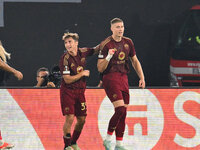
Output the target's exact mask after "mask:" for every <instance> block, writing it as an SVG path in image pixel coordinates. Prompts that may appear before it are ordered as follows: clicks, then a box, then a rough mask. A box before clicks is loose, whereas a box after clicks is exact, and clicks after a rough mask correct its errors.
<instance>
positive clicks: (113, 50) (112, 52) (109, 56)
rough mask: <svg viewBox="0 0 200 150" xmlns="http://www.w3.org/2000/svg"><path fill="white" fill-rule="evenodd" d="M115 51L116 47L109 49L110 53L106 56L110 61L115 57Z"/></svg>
mask: <svg viewBox="0 0 200 150" xmlns="http://www.w3.org/2000/svg"><path fill="white" fill-rule="evenodd" d="M114 53H115V49H109V50H108V55H107V56H106V60H107V61H110V59H111V58H112V57H113V55H114Z"/></svg>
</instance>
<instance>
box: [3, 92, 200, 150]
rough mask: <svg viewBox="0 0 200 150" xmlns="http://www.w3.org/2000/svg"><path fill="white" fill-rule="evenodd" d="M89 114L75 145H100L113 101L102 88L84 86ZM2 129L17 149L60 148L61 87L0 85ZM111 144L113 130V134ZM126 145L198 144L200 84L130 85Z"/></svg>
mask: <svg viewBox="0 0 200 150" xmlns="http://www.w3.org/2000/svg"><path fill="white" fill-rule="evenodd" d="M86 100H87V108H88V112H87V113H88V116H87V119H86V124H85V126H84V129H83V132H82V134H81V136H80V138H79V141H78V145H79V146H80V148H81V150H103V149H104V147H103V145H102V143H103V139H104V138H105V136H106V132H107V126H108V122H109V119H110V118H111V116H112V114H113V113H114V109H113V106H112V104H111V102H110V101H109V99H108V98H107V96H106V94H105V92H104V90H103V89H87V90H86ZM0 102H1V103H0V110H1V111H0V118H1V120H0V129H1V130H2V135H3V137H5V138H6V140H9V141H11V142H12V143H14V144H15V149H19V150H27V149H28V150H32V149H33V150H43V149H45V150H57V149H63V146H64V144H63V140H62V136H63V133H62V127H63V123H64V119H65V118H64V117H63V116H62V113H61V108H60V99H59V89H8V90H7V89H0ZM112 141H113V148H114V145H115V136H114V135H113V140H112ZM124 145H125V146H126V148H127V149H128V150H151V149H152V150H199V149H200V89H130V105H129V107H128V112H127V119H126V129H125V133H124Z"/></svg>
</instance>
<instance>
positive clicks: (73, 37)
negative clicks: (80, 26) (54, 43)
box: [62, 32, 79, 41]
mask: <svg viewBox="0 0 200 150" xmlns="http://www.w3.org/2000/svg"><path fill="white" fill-rule="evenodd" d="M70 37H71V38H72V39H74V40H75V41H78V40H79V36H78V34H77V33H70V32H67V33H64V35H63V37H62V40H65V39H67V38H70Z"/></svg>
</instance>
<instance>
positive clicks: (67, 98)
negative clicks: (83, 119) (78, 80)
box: [60, 89, 87, 116]
mask: <svg viewBox="0 0 200 150" xmlns="http://www.w3.org/2000/svg"><path fill="white" fill-rule="evenodd" d="M84 93H85V89H64V90H60V102H61V108H62V114H63V116H65V115H68V114H74V115H75V116H87V107H86V100H85V94H84Z"/></svg>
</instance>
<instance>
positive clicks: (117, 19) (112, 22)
mask: <svg viewBox="0 0 200 150" xmlns="http://www.w3.org/2000/svg"><path fill="white" fill-rule="evenodd" d="M118 22H123V20H122V19H120V18H113V19H112V20H111V21H110V25H112V24H114V23H118Z"/></svg>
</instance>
